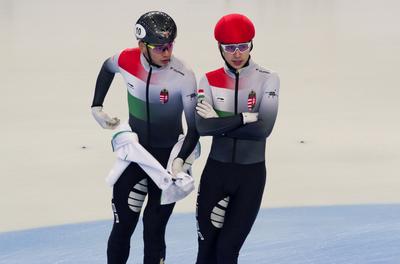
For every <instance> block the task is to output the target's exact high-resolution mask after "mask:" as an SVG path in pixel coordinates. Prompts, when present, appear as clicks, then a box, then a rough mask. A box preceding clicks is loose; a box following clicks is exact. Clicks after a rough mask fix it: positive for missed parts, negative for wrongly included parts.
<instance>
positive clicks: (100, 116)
mask: <svg viewBox="0 0 400 264" xmlns="http://www.w3.org/2000/svg"><path fill="white" fill-rule="evenodd" d="M92 115H93V117H94V119H96V121H97V123H99V125H100V126H101V127H102V128H106V129H114V128H116V127H117V126H118V125H119V119H118V118H116V117H113V118H110V117H109V116H108V115H107V114H106V113H104V112H103V107H102V106H93V107H92Z"/></svg>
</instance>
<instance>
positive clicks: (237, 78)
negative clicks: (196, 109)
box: [232, 71, 239, 163]
mask: <svg viewBox="0 0 400 264" xmlns="http://www.w3.org/2000/svg"><path fill="white" fill-rule="evenodd" d="M238 90H239V72H238V71H236V72H235V115H237V113H238ZM236 140H237V139H236V138H234V139H233V151H232V163H235V160H236Z"/></svg>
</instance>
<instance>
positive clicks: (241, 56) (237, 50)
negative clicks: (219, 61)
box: [219, 42, 252, 70]
mask: <svg viewBox="0 0 400 264" xmlns="http://www.w3.org/2000/svg"><path fill="white" fill-rule="evenodd" d="M219 45H220V49H221V50H222V55H223V56H224V58H225V60H226V61H227V62H228V63H229V65H231V66H232V67H233V68H234V69H236V70H239V69H241V68H243V66H244V65H245V64H246V62H247V61H248V59H249V56H250V49H251V45H252V44H251V42H246V43H238V44H219Z"/></svg>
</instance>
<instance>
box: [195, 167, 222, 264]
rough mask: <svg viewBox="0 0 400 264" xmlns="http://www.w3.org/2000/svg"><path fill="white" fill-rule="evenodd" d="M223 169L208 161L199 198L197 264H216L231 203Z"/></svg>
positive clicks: (201, 182)
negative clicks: (225, 187) (223, 183)
mask: <svg viewBox="0 0 400 264" xmlns="http://www.w3.org/2000/svg"><path fill="white" fill-rule="evenodd" d="M222 173H223V167H221V163H219V162H216V161H214V160H212V159H209V160H208V161H207V164H206V166H205V168H204V171H203V173H202V176H201V180H200V186H199V192H198V196H197V210H196V218H197V229H198V230H197V233H198V253H197V261H196V264H216V263H217V254H216V242H217V238H218V235H219V232H220V230H221V228H222V226H223V222H224V214H225V210H226V207H227V204H228V201H229V197H228V195H227V194H226V193H225V192H224V188H223V185H222V181H221V177H220V176H221V175H222Z"/></svg>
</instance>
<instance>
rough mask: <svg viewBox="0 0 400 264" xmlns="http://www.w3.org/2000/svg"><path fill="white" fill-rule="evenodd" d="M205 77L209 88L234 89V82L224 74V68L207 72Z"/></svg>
mask: <svg viewBox="0 0 400 264" xmlns="http://www.w3.org/2000/svg"><path fill="white" fill-rule="evenodd" d="M206 76H207V80H208V83H209V84H210V85H211V86H214V87H218V88H223V89H232V90H233V89H235V80H234V79H233V78H231V77H229V76H228V75H227V74H226V73H225V70H224V68H220V69H218V70H215V71H212V72H209V73H207V74H206Z"/></svg>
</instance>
